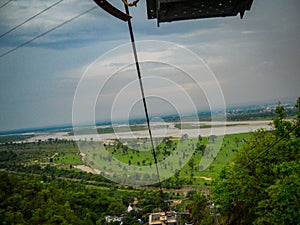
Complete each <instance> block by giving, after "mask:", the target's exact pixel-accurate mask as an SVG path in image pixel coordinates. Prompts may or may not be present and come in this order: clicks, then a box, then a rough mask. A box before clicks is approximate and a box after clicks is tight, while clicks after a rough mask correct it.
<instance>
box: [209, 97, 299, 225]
mask: <svg viewBox="0 0 300 225" xmlns="http://www.w3.org/2000/svg"><path fill="white" fill-rule="evenodd" d="M299 103H300V100H298V104H297V105H296V107H297V108H298V115H297V118H296V120H295V121H292V122H291V121H286V120H285V113H284V108H283V107H281V106H280V105H279V106H278V108H277V109H276V113H277V114H278V118H276V119H274V126H275V130H274V132H272V133H266V132H265V131H258V132H256V133H255V135H254V137H253V138H252V140H251V141H250V143H249V144H248V145H246V146H245V147H243V148H242V149H241V150H239V152H238V154H237V155H236V157H235V159H234V161H233V162H234V163H233V164H230V165H228V166H226V167H225V168H224V169H223V170H222V171H221V172H220V174H219V177H218V178H217V179H216V180H215V181H214V183H213V185H212V198H213V200H214V201H215V203H217V204H218V206H219V210H220V212H221V215H222V218H221V224H255V225H260V224H272V225H273V224H278V225H279V224H291V225H292V224H299V216H300V213H299V208H300V204H299V203H300V200H299V199H300V198H299V197H300V175H299V172H300V162H299V150H300V139H299V128H298V127H299V124H300V112H299V111H300V104H299ZM293 128H295V129H293ZM292 129H293V132H290V131H291V130H292ZM219 221H220V220H219Z"/></svg>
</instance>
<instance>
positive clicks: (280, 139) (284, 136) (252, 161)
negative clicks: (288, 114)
mask: <svg viewBox="0 0 300 225" xmlns="http://www.w3.org/2000/svg"><path fill="white" fill-rule="evenodd" d="M299 126H300V124H297V125H295V126H294V127H292V128H291V129H290V130H289V131H288V132H287V133H286V134H284V135H283V136H282V137H281V138H279V139H277V140H275V141H274V142H273V143H272V144H271V145H269V147H268V148H267V149H265V150H264V151H262V152H260V153H259V154H258V155H257V156H256V157H255V158H254V159H253V160H251V161H250V162H249V163H248V164H247V165H246V166H244V167H243V168H244V169H246V168H247V167H248V166H250V165H251V164H252V163H254V162H255V161H256V160H257V159H258V158H259V157H260V156H261V155H262V154H264V153H266V152H267V151H269V150H270V149H271V148H273V147H274V146H275V145H277V144H278V143H279V142H280V141H282V140H283V139H284V138H286V137H287V136H288V135H289V134H290V133H292V132H293V131H294V130H295V129H296V128H298V127H299Z"/></svg>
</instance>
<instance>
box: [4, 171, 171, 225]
mask: <svg viewBox="0 0 300 225" xmlns="http://www.w3.org/2000/svg"><path fill="white" fill-rule="evenodd" d="M0 176H1V179H0V196H1V202H0V224H12V225H14V224H30V225H34V224H49V225H50V224H80V225H83V224H84V225H85V224H99V225H103V224H105V216H106V215H111V216H120V215H121V214H124V213H126V209H127V207H128V205H129V204H130V203H133V202H134V199H139V201H138V202H136V203H135V205H136V207H138V208H139V209H140V210H138V211H133V212H130V213H126V214H125V216H124V221H123V224H124V225H135V224H138V223H137V219H139V218H140V219H143V220H144V221H146V220H147V212H148V211H152V210H153V209H154V208H155V207H157V206H158V205H157V202H162V201H161V199H160V194H159V193H158V192H156V191H146V190H128V191H126V192H125V191H124V189H123V190H120V189H118V188H116V187H114V186H112V187H110V188H107V189H103V188H101V189H99V188H91V187H89V186H86V185H84V184H82V183H79V182H74V181H70V180H63V179H53V178H47V177H34V176H28V175H17V174H8V173H5V172H0ZM165 198H166V199H167V198H168V196H165ZM159 206H160V207H161V205H159ZM109 224H113V223H109Z"/></svg>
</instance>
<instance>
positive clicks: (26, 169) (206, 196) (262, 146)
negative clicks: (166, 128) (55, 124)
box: [0, 98, 300, 225]
mask: <svg viewBox="0 0 300 225" xmlns="http://www.w3.org/2000/svg"><path fill="white" fill-rule="evenodd" d="M295 108H296V109H297V110H298V113H297V115H296V117H295V119H293V120H290V119H289V120H287V119H286V112H285V109H284V107H282V106H281V105H278V107H277V108H276V113H277V117H276V118H274V119H273V126H274V129H273V130H272V131H265V130H258V131H256V132H253V134H252V135H251V138H249V139H247V142H246V143H244V144H243V145H240V147H239V148H237V149H236V150H235V152H236V154H234V157H233V160H232V162H231V163H228V164H227V165H225V166H224V167H223V168H222V169H221V170H220V171H218V174H217V177H216V179H214V180H213V181H212V182H211V183H210V184H209V186H207V187H205V192H204V191H203V189H201V188H203V187H199V188H196V187H194V190H193V191H190V192H188V193H187V194H186V196H179V195H177V194H176V195H174V193H172V192H171V191H168V190H165V193H164V194H162V193H160V192H159V191H155V187H149V188H148V189H147V188H144V189H135V188H133V187H123V186H120V185H117V184H114V183H112V182H109V181H108V180H107V179H105V178H103V177H102V176H99V175H95V174H90V173H84V172H78V171H76V170H73V169H71V168H64V167H61V168H57V167H54V166H50V165H46V166H41V165H34V164H32V165H31V164H29V162H30V160H29V159H30V157H29V155H28V154H29V153H28V151H29V150H30V149H33V148H36V149H40V147H41V146H42V145H40V144H39V143H34V144H28V146H26V145H23V146H24V149H22V151H21V150H20V151H21V152H24V155H23V156H24V159H26V157H27V156H28V163H27V164H28V165H21V164H18V163H17V162H18V160H20V153H18V155H16V154H15V153H14V151H12V150H14V149H13V147H12V145H7V150H3V151H2V152H1V154H2V157H1V158H2V160H3V162H2V164H1V166H2V171H1V172H0V176H1V179H0V199H1V201H0V224H6V225H9V224H120V222H118V221H115V222H110V223H108V222H106V221H105V217H106V216H107V215H110V216H115V217H118V216H120V217H122V221H123V225H136V224H141V223H144V224H146V223H147V218H148V215H149V213H151V212H152V211H153V210H155V209H156V210H157V209H161V210H167V209H168V208H169V206H168V204H167V203H166V201H165V200H169V199H174V198H179V199H180V198H184V197H187V198H188V200H187V201H186V205H184V208H187V209H190V210H191V216H192V218H191V219H192V220H193V222H194V224H196V225H204V224H224V225H225V224H228V225H229V224H253V225H259V224H278V225H279V224H291V225H294V224H299V216H300V214H299V208H300V204H299V199H300V176H299V174H300V173H299V172H300V162H299V150H300V139H299V137H300V126H299V125H300V98H299V99H298V101H297V103H296V107H295ZM48 144H49V143H48ZM59 144H63V146H64V149H66V150H65V151H66V152H65V154H67V153H68V152H73V151H75V150H74V146H73V144H74V143H72V142H66V143H59ZM29 145H30V146H29ZM50 146H51V144H49V149H50ZM2 147H3V148H5V145H4V146H2ZM8 147H10V148H11V149H9V148H8ZM27 148H28V149H27ZM56 150H57V149H53V152H50V153H49V152H48V153H45V152H44V153H41V154H42V156H43V157H41V156H38V157H39V158H41V159H43V158H44V157H45V155H44V154H48V155H46V156H47V157H48V156H49V157H48V158H49V159H51V157H50V156H51V155H54V153H55V151H56ZM51 151H52V150H51ZM34 152H36V151H34ZM25 153H26V154H25ZM219 154H222V152H221V153H219ZM72 157H73V156H72ZM55 160H57V162H62V160H69V158H68V157H66V155H65V158H63V154H62V155H60V158H56V159H55ZM73 160H77V158H76V157H75V158H73ZM9 162H12V163H9ZM178 175H179V174H175V176H174V177H173V178H171V179H170V180H169V181H168V180H167V181H165V182H170V181H172V179H173V180H174V179H175V180H176V176H178ZM183 181H184V180H183ZM156 190H157V188H156ZM212 203H213V204H212ZM129 205H131V206H132V207H133V208H135V210H132V211H130V212H128V211H127V207H128V206H129ZM212 206H214V207H213V208H212ZM174 209H175V210H176V209H178V210H182V209H183V205H182V204H181V205H177V206H176V207H175V208H174Z"/></svg>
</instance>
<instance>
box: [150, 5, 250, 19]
mask: <svg viewBox="0 0 300 225" xmlns="http://www.w3.org/2000/svg"><path fill="white" fill-rule="evenodd" d="M146 1H147V13H148V19H157V23H158V24H159V23H161V22H172V21H176V20H189V19H201V18H210V17H225V16H236V15H237V14H238V13H240V16H241V18H243V16H244V13H245V11H246V10H250V8H251V5H252V3H253V0H146Z"/></svg>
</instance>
